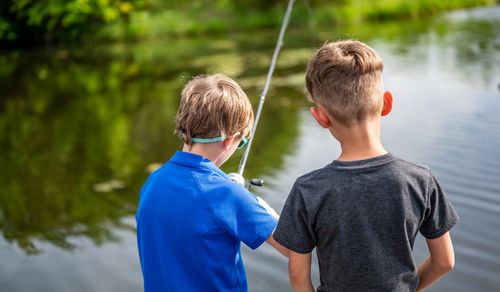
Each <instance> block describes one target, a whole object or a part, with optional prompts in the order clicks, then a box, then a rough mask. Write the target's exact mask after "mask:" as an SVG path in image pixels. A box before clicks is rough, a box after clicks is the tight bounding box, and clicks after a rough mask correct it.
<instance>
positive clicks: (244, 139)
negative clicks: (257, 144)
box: [238, 137, 248, 149]
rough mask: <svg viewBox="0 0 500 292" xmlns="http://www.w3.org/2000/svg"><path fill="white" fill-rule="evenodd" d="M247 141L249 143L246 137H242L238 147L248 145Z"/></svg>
mask: <svg viewBox="0 0 500 292" xmlns="http://www.w3.org/2000/svg"><path fill="white" fill-rule="evenodd" d="M247 143H248V140H247V138H245V137H243V138H241V142H240V144H239V145H238V149H241V148H243V147H245V145H247Z"/></svg>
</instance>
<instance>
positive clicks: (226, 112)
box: [175, 74, 254, 145]
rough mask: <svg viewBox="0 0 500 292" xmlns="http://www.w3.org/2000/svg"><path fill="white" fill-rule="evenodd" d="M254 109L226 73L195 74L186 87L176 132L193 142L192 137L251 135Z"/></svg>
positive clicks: (186, 142)
mask: <svg viewBox="0 0 500 292" xmlns="http://www.w3.org/2000/svg"><path fill="white" fill-rule="evenodd" d="M253 118H254V116H253V110H252V105H251V103H250V101H249V100H248V97H247V95H246V94H245V92H243V90H242V89H241V87H240V86H239V85H238V84H237V83H236V82H235V81H234V80H232V79H231V78H229V77H227V76H226V75H223V74H215V75H201V76H197V77H194V78H193V79H192V80H191V81H189V82H188V83H187V84H186V85H185V86H184V88H183V90H182V93H181V102H180V105H179V110H178V112H177V116H176V128H175V133H176V134H177V135H179V136H180V138H181V139H182V141H183V142H184V143H185V144H187V145H190V144H191V143H192V140H191V139H192V138H195V137H196V138H215V137H220V136H229V135H232V134H234V133H236V132H240V133H241V135H242V136H243V137H245V136H248V135H249V134H250V131H251V129H252V126H253Z"/></svg>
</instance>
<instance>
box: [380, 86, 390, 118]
mask: <svg viewBox="0 0 500 292" xmlns="http://www.w3.org/2000/svg"><path fill="white" fill-rule="evenodd" d="M392 100H393V98H392V93H391V92H390V91H386V92H384V106H383V107H382V113H381V115H382V116H387V115H388V114H389V113H390V112H391V110H392Z"/></svg>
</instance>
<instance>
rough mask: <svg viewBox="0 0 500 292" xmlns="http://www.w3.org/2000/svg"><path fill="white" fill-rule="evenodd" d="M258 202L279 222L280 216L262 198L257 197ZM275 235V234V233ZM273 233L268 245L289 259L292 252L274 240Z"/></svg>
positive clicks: (268, 239)
mask: <svg viewBox="0 0 500 292" xmlns="http://www.w3.org/2000/svg"><path fill="white" fill-rule="evenodd" d="M257 200H258V201H259V204H260V205H261V206H262V207H264V209H266V211H267V212H268V213H269V214H270V215H271V216H273V218H274V219H276V220H279V219H280V216H279V215H278V213H276V211H275V210H274V209H273V208H272V207H271V206H269V205H268V204H267V202H266V201H264V200H263V199H262V198H260V197H257ZM273 233H274V232H273ZM273 233H271V235H270V236H269V237H268V238H267V239H266V241H267V243H269V244H270V245H271V246H272V247H274V248H275V249H276V250H277V251H279V252H280V253H281V254H282V255H284V256H286V257H288V255H289V254H290V250H289V249H288V248H286V247H284V246H283V245H281V244H279V243H278V242H277V241H276V240H274V237H273Z"/></svg>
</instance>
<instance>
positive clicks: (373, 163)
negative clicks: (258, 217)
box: [274, 40, 458, 291]
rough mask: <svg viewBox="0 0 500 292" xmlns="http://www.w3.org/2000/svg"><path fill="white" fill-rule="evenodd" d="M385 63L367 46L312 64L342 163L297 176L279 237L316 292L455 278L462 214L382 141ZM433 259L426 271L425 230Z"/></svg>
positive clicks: (313, 85)
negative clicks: (454, 232) (421, 250)
mask: <svg viewBox="0 0 500 292" xmlns="http://www.w3.org/2000/svg"><path fill="white" fill-rule="evenodd" d="M382 69H383V63H382V60H381V59H380V57H379V56H378V55H377V53H376V52H375V51H374V50H373V49H371V48H370V47H368V46H367V45H365V44H363V43H361V42H358V41H351V40H347V41H339V42H333V43H328V44H325V45H324V46H323V47H321V48H320V49H319V50H318V51H317V52H316V53H315V55H314V56H313V57H312V58H311V60H310V61H309V63H308V66H307V74H306V85H307V91H308V96H309V98H310V100H311V101H312V102H313V103H314V106H313V107H312V108H311V114H312V115H313V117H314V118H315V119H316V121H317V122H318V124H319V125H320V126H321V127H323V128H326V129H328V130H329V131H330V132H331V134H332V135H333V137H335V139H337V140H338V141H339V142H340V145H341V149H342V151H341V154H340V156H339V157H338V158H337V160H335V161H333V162H332V163H331V164H329V165H327V166H325V167H324V168H322V169H318V170H316V171H313V172H311V173H308V174H306V175H304V176H302V177H300V178H298V179H297V180H296V182H295V184H294V186H293V188H292V190H291V192H290V194H289V196H288V199H287V201H286V203H285V206H284V208H283V212H282V213H281V218H280V219H279V223H278V226H277V228H276V230H275V232H274V238H275V240H276V241H277V242H279V243H281V244H282V245H284V246H285V247H287V248H289V249H290V250H291V253H290V257H289V276H290V282H291V284H292V286H293V288H294V290H295V291H313V290H314V288H313V286H312V283H311V279H310V270H311V252H312V250H313V249H314V248H316V251H317V254H318V261H319V270H320V282H321V285H320V286H319V287H318V291H415V290H423V289H424V288H426V287H429V286H430V285H431V284H432V283H434V282H435V281H437V280H438V279H439V278H440V277H441V276H442V275H444V274H445V273H446V272H448V271H450V270H451V269H452V267H453V265H454V252H453V246H452V243H451V238H450V234H449V230H450V229H451V228H452V227H453V225H454V224H455V223H456V222H457V220H458V216H457V214H456V212H455V210H454V209H453V207H452V205H451V203H450V202H449V201H448V200H447V198H446V196H445V194H444V192H443V190H442V189H441V187H440V185H439V183H438V181H437V180H436V178H435V177H434V176H433V174H432V173H431V171H430V170H429V168H427V167H425V166H421V165H417V164H413V163H410V162H407V161H404V160H402V159H400V158H398V157H396V156H394V155H392V154H390V153H387V151H386V150H385V149H384V147H383V146H382V144H381V142H380V117H381V116H385V115H387V114H389V112H390V111H391V109H392V94H391V93H390V92H388V91H384V90H383V86H382V77H381V74H382ZM418 232H420V233H421V234H422V235H423V236H424V237H425V238H426V242H427V246H428V248H429V253H430V256H429V257H428V258H427V259H426V260H425V261H424V262H423V263H422V264H421V265H420V266H419V267H418V268H417V266H416V264H415V261H414V259H413V255H412V250H413V244H414V242H415V237H416V236H417V233H418Z"/></svg>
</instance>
